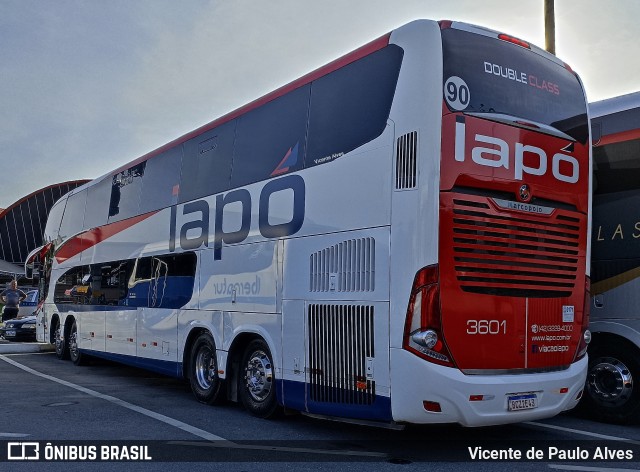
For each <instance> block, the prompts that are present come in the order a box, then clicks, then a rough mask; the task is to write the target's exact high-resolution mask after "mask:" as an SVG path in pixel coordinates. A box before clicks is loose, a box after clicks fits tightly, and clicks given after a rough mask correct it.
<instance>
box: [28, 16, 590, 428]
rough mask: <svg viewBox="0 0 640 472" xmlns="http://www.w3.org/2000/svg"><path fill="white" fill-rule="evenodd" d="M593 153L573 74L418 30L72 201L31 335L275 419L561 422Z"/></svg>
mask: <svg viewBox="0 0 640 472" xmlns="http://www.w3.org/2000/svg"><path fill="white" fill-rule="evenodd" d="M589 146H590V139H589V122H588V117H587V105H586V101H585V95H584V90H583V87H582V84H581V82H580V79H579V78H578V76H577V75H576V74H575V73H574V72H573V71H572V70H571V68H569V67H568V66H567V65H566V64H565V63H563V62H562V61H560V60H558V59H557V58H556V57H554V56H552V55H550V54H548V53H546V52H545V51H543V50H541V49H539V48H537V47H535V46H533V45H531V44H529V43H527V42H525V41H522V40H520V39H517V38H514V37H512V36H508V35H505V34H500V33H497V32H495V31H492V30H489V29H485V28H481V27H476V26H472V25H468V24H464V23H457V22H451V21H442V22H435V21H427V20H419V21H415V22H412V23H409V24H407V25H405V26H402V27H400V28H398V29H396V30H394V31H392V32H391V33H389V34H386V35H384V36H383V37H381V38H379V39H376V40H375V41H373V42H371V43H369V44H367V45H365V46H363V47H362V48H360V49H358V50H355V51H353V52H352V53H350V54H347V55H346V56H344V57H342V58H340V59H338V60H336V61H334V62H332V63H330V64H328V65H326V66H325V67H322V68H320V69H319V70H316V71H315V72H312V73H310V74H308V75H306V76H304V77H302V78H300V79H298V80H296V81H294V82H292V83H290V84H288V85H286V86H284V87H282V88H280V89H278V90H276V91H274V92H273V93H270V94H268V95H266V96H264V97H262V98H260V99H258V100H256V101H254V102H252V103H250V104H248V105H246V106H244V107H242V108H240V109H238V110H236V111H234V112H232V113H229V114H228V115H226V116H223V117H221V118H219V119H217V120H215V121H213V122H211V123H209V124H207V125H205V126H203V127H201V128H199V129H197V130H195V131H193V132H192V133H189V134H187V135H185V136H182V137H180V138H178V139H176V140H174V141H172V142H170V143H168V144H167V145H165V146H163V147H161V148H159V149H157V150H155V151H153V152H150V153H149V154H147V155H144V156H142V157H140V158H138V159H136V160H134V161H133V162H131V163H130V164H127V165H125V166H123V167H121V168H119V169H116V170H115V171H113V172H111V173H109V174H107V175H105V176H103V177H101V178H98V179H96V180H94V181H92V182H90V183H88V184H86V185H84V186H83V187H80V188H78V189H76V190H74V191H73V192H70V193H69V194H68V195H67V196H65V197H64V198H62V199H61V200H60V201H59V202H58V203H57V204H56V205H55V207H54V208H53V209H52V210H51V214H50V216H49V220H48V223H47V226H46V240H47V241H48V242H49V244H48V245H47V246H45V247H44V248H42V249H40V250H38V251H34V253H33V257H32V261H31V263H33V262H34V261H37V260H40V261H42V262H41V264H40V266H39V268H40V269H39V270H40V272H41V273H42V275H43V278H44V280H45V285H47V286H48V290H46V300H45V302H44V306H43V310H42V313H41V315H40V322H41V328H40V329H39V331H38V335H39V337H40V339H41V340H47V341H50V342H54V343H55V344H56V347H57V352H58V355H59V356H60V357H65V356H67V355H70V357H71V358H72V360H73V361H74V362H75V363H78V364H79V363H81V362H82V361H83V360H85V359H86V357H87V356H98V357H105V358H108V359H114V360H117V361H121V362H123V363H128V364H132V365H136V366H140V367H144V368H148V369H153V370H156V371H158V372H163V373H166V374H169V375H174V376H178V377H185V378H187V379H189V381H190V383H191V386H192V390H193V392H194V394H195V396H196V397H197V398H198V400H200V401H202V402H205V403H213V402H216V401H217V400H218V399H219V398H221V397H222V396H226V397H228V398H230V399H232V400H238V401H240V402H241V403H242V404H243V405H244V406H245V408H246V409H248V410H249V411H250V412H251V413H252V414H254V415H257V416H262V417H268V416H270V415H272V414H273V413H274V412H275V410H276V409H277V407H278V406H279V405H280V406H285V407H287V408H288V409H291V410H298V411H300V412H303V413H305V414H309V415H316V416H321V417H341V418H349V419H353V420H359V421H368V422H381V423H392V422H394V423H438V422H457V423H461V424H463V425H468V426H477V425H488V424H498V423H509V422H517V421H523V420H532V419H536V418H543V417H549V416H552V415H555V414H557V413H559V412H561V411H563V410H567V409H569V408H572V407H573V406H575V405H576V403H577V401H578V400H579V397H580V395H581V392H582V388H583V385H584V381H585V375H586V366H587V359H586V357H585V352H586V341H585V340H586V338H588V332H587V325H588V306H589V304H588V302H587V301H586V300H588V290H589V278H588V275H589V245H588V237H587V236H588V234H589V230H590V216H589V204H590V175H591V172H590V159H589V152H590V147H589Z"/></svg>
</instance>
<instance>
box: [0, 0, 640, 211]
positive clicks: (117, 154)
mask: <svg viewBox="0 0 640 472" xmlns="http://www.w3.org/2000/svg"><path fill="white" fill-rule="evenodd" d="M543 4H544V2H543V0H518V1H513V0H446V1H444V0H349V1H344V0H322V1H319V0H269V1H267V0H180V1H179V2H178V1H175V0H56V1H50V0H0V208H6V207H8V206H9V205H11V204H12V203H14V202H16V201H17V200H19V199H20V198H22V197H24V196H26V195H28V194H30V193H31V192H33V191H35V190H38V189H40V188H42V187H45V186H47V185H51V184H55V183H59V182H64V181H68V180H76V179H93V178H96V177H99V176H101V175H103V174H106V173H107V172H109V171H111V170H113V169H115V168H117V167H120V166H121V165H123V164H125V163H127V162H129V161H132V160H133V159H135V158H137V157H139V156H141V155H143V154H146V153H147V152H149V151H152V150H154V149H156V148H158V147H160V146H162V145H163V144H165V143H167V142H169V141H172V140H173V139H175V138H178V137H179V136H182V135H183V134H186V133H188V132H189V131H191V130H193V129H196V128H198V127H200V126H201V125H203V124H205V123H208V122H210V121H212V120H213V119H215V118H217V117H219V116H222V115H224V114H225V113H227V112H229V111H232V110H234V109H236V108H238V107H240V106H242V105H244V104H245V103H247V102H249V101H252V100H254V99H256V98H258V97H260V96H262V95H264V94H266V93H268V92H270V91H271V90H274V89H276V88H278V87H280V86H282V85H284V84H286V83H289V82H291V81H292V80H295V79H296V78H298V77H300V76H302V75H304V74H305V73H307V72H310V71H312V70H314V69H316V68H318V67H320V66H322V65H323V64H326V63H327V62H330V61H332V60H333V59H336V58H337V57H340V56H342V55H343V54H345V53H347V52H349V51H351V50H353V49H355V48H357V47H359V46H361V45H363V44H365V43H367V42H369V41H371V40H372V39H375V38H377V37H379V36H381V35H383V34H385V33H387V32H389V31H391V30H392V29H394V28H396V27H398V26H401V25H403V24H405V23H407V22H409V21H411V20H414V19H418V18H428V19H434V20H440V19H449V20H460V21H465V22H468V23H474V24H478V25H481V26H486V27H489V28H492V29H495V30H499V31H503V32H506V33H509V34H512V35H515V36H518V37H520V38H522V39H525V40H527V41H530V42H532V43H535V44H537V45H539V46H541V47H544V14H543ZM639 18H640V1H638V0H556V2H555V21H556V54H557V55H558V56H559V57H560V58H561V59H562V60H564V61H565V62H567V63H568V64H570V65H571V67H572V68H573V69H574V70H575V71H576V72H578V74H579V75H580V77H581V78H582V81H583V83H584V85H585V88H586V92H587V98H588V100H589V101H596V100H601V99H605V98H609V97H613V96H617V95H622V94H625V93H630V92H634V91H637V90H640V84H639V83H638V82H639V81H640V46H639V44H640V42H639V41H638V33H640V26H639V25H640V23H638V19H639Z"/></svg>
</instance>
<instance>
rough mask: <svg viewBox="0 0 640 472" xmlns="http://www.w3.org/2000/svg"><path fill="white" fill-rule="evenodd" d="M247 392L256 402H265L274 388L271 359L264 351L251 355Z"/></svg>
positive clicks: (246, 375)
mask: <svg viewBox="0 0 640 472" xmlns="http://www.w3.org/2000/svg"><path fill="white" fill-rule="evenodd" d="M245 381H246V386H247V391H248V392H249V394H250V395H251V398H253V399H254V400H255V401H256V402H263V401H265V400H266V399H267V398H268V397H269V394H270V393H271V389H272V388H273V371H272V366H271V359H269V356H267V354H266V353H265V352H264V351H255V352H254V353H253V354H251V357H250V359H249V361H248V362H247V366H246V369H245Z"/></svg>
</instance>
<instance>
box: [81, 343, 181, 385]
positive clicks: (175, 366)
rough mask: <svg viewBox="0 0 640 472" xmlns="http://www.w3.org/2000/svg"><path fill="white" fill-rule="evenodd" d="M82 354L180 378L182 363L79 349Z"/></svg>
mask: <svg viewBox="0 0 640 472" xmlns="http://www.w3.org/2000/svg"><path fill="white" fill-rule="evenodd" d="M80 352H81V353H82V354H86V355H88V356H93V357H99V358H102V359H107V360H109V361H115V362H119V363H120V364H126V365H130V366H132V367H139V368H140V369H145V370H149V371H151V372H157V373H159V374H164V375H168V376H170V377H178V378H180V377H182V363H181V362H171V361H161V360H158V359H147V358H143V357H137V356H128V355H125V354H115V353H113V352H102V351H93V350H91V349H80Z"/></svg>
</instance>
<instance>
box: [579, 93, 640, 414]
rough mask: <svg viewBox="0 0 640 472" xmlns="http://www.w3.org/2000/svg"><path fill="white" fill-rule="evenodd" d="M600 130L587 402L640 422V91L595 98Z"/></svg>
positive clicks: (595, 410)
mask: <svg viewBox="0 0 640 472" xmlns="http://www.w3.org/2000/svg"><path fill="white" fill-rule="evenodd" d="M589 109H590V114H591V127H592V129H593V141H594V143H593V144H594V147H593V162H594V163H593V172H594V177H593V234H592V246H593V252H592V261H591V263H592V266H593V284H592V297H593V298H592V302H593V304H592V306H591V314H592V318H591V328H590V329H591V332H592V333H593V338H592V342H591V345H590V346H589V372H588V376H587V384H586V393H585V395H584V399H583V402H582V404H581V407H584V408H583V409H584V411H585V412H587V413H588V414H589V415H591V416H592V417H594V418H596V419H599V420H602V421H607V422H613V423H638V422H639V421H640V314H639V311H640V278H639V277H640V210H639V208H640V92H636V93H632V94H629V95H623V96H620V97H615V98H610V99H607V100H602V101H599V102H595V103H592V104H590V105H589Z"/></svg>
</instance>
